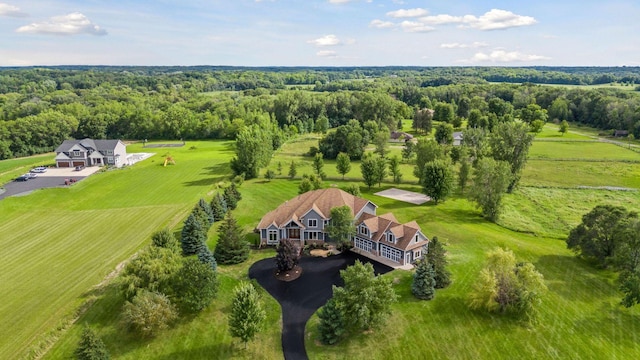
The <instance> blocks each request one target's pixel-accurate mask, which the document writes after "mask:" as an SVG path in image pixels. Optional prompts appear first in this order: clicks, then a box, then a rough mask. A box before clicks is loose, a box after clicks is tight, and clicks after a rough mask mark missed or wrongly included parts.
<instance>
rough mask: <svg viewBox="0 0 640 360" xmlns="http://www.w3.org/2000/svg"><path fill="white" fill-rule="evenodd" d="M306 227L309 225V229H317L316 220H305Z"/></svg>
mask: <svg viewBox="0 0 640 360" xmlns="http://www.w3.org/2000/svg"><path fill="white" fill-rule="evenodd" d="M307 225H309V227H318V220H316V219H309V220H307Z"/></svg>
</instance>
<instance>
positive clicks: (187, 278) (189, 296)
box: [171, 257, 218, 312]
mask: <svg viewBox="0 0 640 360" xmlns="http://www.w3.org/2000/svg"><path fill="white" fill-rule="evenodd" d="M217 292H218V277H217V274H216V272H215V271H214V270H213V269H212V267H211V265H210V264H208V263H203V262H201V261H200V260H199V259H197V258H195V257H191V258H188V259H186V260H185V262H184V265H183V266H182V268H180V270H178V272H176V274H175V275H174V276H173V278H172V279H171V293H172V298H173V299H175V302H176V304H177V305H178V306H179V307H180V310H181V311H183V312H198V311H201V310H202V309H204V308H205V307H207V306H208V305H209V304H210V303H211V301H212V300H213V298H214V297H215V296H216V294H217Z"/></svg>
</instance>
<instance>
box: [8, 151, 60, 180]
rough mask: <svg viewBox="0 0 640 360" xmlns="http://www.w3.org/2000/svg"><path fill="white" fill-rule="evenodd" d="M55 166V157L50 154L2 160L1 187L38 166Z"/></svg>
mask: <svg viewBox="0 0 640 360" xmlns="http://www.w3.org/2000/svg"><path fill="white" fill-rule="evenodd" d="M53 164H54V161H53V156H52V155H51V154H50V153H49V154H43V155H35V156H30V157H23V158H17V159H9V160H2V161H0V187H2V185H3V184H5V183H6V182H8V181H11V180H12V179H14V178H16V177H18V176H20V175H21V174H24V173H27V172H29V170H31V169H32V168H34V167H36V166H49V165H53Z"/></svg>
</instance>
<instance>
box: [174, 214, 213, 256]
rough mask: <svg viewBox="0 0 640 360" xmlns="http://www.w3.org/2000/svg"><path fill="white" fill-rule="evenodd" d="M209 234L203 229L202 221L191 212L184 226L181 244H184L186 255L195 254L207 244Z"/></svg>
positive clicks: (183, 249)
mask: <svg viewBox="0 0 640 360" xmlns="http://www.w3.org/2000/svg"><path fill="white" fill-rule="evenodd" d="M206 241H207V235H206V233H205V232H204V230H203V229H202V225H201V224H200V221H198V219H197V218H196V216H195V215H194V214H193V213H191V215H189V217H188V218H187V220H185V222H184V225H183V226H182V236H181V238H180V244H181V245H182V253H183V254H184V255H185V256H189V255H195V254H197V253H198V251H199V250H200V248H201V247H203V246H205V242H206Z"/></svg>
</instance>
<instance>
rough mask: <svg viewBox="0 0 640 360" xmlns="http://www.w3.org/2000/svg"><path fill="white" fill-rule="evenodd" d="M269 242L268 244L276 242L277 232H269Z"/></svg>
mask: <svg viewBox="0 0 640 360" xmlns="http://www.w3.org/2000/svg"><path fill="white" fill-rule="evenodd" d="M269 241H270V242H275V241H278V231H277V230H269Z"/></svg>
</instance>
